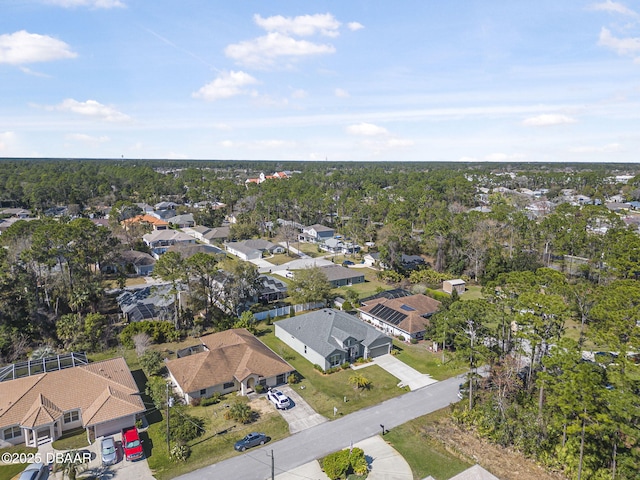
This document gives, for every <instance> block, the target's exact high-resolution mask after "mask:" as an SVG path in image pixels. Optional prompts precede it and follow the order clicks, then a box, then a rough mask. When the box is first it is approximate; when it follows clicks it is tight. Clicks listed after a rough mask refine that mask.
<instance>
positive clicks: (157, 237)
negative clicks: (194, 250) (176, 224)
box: [142, 230, 196, 258]
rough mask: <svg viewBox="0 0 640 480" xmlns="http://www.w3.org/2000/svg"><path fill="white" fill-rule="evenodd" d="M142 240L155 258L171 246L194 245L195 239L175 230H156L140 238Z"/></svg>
mask: <svg viewBox="0 0 640 480" xmlns="http://www.w3.org/2000/svg"><path fill="white" fill-rule="evenodd" d="M142 240H143V241H144V243H146V244H147V246H148V247H149V248H150V249H151V251H152V252H153V256H154V257H155V258H160V255H162V254H163V253H165V252H166V251H167V249H168V248H169V247H170V246H171V245H175V244H177V243H187V244H188V243H196V240H195V238H193V237H192V236H191V235H187V234H186V233H184V232H180V231H177V230H157V231H154V232H151V233H147V234H145V235H143V236H142Z"/></svg>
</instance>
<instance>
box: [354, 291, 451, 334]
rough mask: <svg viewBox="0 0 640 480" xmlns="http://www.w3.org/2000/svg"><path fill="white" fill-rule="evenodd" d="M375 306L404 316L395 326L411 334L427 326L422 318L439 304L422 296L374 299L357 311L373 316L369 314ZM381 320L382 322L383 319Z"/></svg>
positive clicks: (425, 320) (427, 322) (429, 314)
mask: <svg viewBox="0 0 640 480" xmlns="http://www.w3.org/2000/svg"><path fill="white" fill-rule="evenodd" d="M377 305H384V306H386V307H388V308H391V309H392V310H395V311H397V312H400V313H402V314H404V315H406V318H405V319H404V320H402V321H401V322H400V323H399V324H398V325H395V326H396V327H398V328H400V329H401V330H404V331H405V332H408V333H410V334H413V333H417V332H421V331H423V330H424V329H425V326H426V325H428V324H429V320H427V319H426V318H424V316H431V315H432V314H434V313H435V312H436V311H437V310H438V307H439V306H440V302H439V301H437V300H435V299H433V298H431V297H427V296H426V295H422V294H418V295H409V296H408V297H401V298H376V299H374V300H371V301H368V302H367V303H366V305H363V306H362V307H360V308H359V309H358V310H360V311H361V312H365V313H368V314H369V315H373V316H375V315H374V314H372V313H371V310H373V308H374V307H375V306H377ZM403 305H406V306H408V307H411V308H412V309H413V310H408V309H404V308H402V306H403ZM381 320H382V321H384V319H381Z"/></svg>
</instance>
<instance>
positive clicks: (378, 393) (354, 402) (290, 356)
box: [260, 329, 406, 418]
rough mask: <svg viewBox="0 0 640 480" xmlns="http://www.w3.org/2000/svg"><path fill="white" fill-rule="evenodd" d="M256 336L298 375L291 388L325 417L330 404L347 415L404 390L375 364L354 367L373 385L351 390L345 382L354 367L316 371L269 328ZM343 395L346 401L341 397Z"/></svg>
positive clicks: (331, 407) (331, 409)
mask: <svg viewBox="0 0 640 480" xmlns="http://www.w3.org/2000/svg"><path fill="white" fill-rule="evenodd" d="M260 340H261V341H263V342H264V343H265V344H267V345H268V346H269V347H270V348H271V349H272V350H273V351H274V352H276V353H277V354H278V355H280V356H282V357H283V358H284V359H285V360H286V361H287V362H289V363H290V364H291V365H292V366H293V367H294V368H295V369H296V370H297V371H298V373H300V375H302V377H303V380H302V381H301V382H300V383H299V384H297V385H295V386H294V388H295V389H296V391H297V392H298V393H299V394H300V396H301V397H303V398H304V399H305V400H306V401H307V403H309V405H311V407H312V408H313V409H314V410H315V411H316V412H318V413H320V414H321V415H324V416H326V417H327V418H333V407H336V408H337V409H338V415H339V416H341V415H347V414H349V413H352V412H355V411H357V410H360V409H362V408H366V407H369V406H371V405H376V404H378V403H380V402H383V401H385V400H387V399H389V398H393V397H396V396H398V395H401V394H403V393H405V392H406V390H404V389H401V388H398V387H397V384H398V382H399V380H398V379H397V378H396V377H394V376H393V375H390V374H389V373H387V372H385V371H384V370H383V369H381V368H380V367H378V366H377V365H371V366H369V367H367V368H364V369H362V370H358V372H359V373H362V374H363V375H364V376H365V377H366V378H368V379H369V380H371V382H372V385H373V387H372V388H371V389H370V390H363V391H360V390H354V389H353V387H352V386H351V385H349V383H348V380H349V377H350V376H351V375H353V374H354V370H351V369H350V368H349V369H347V370H342V371H339V372H336V373H332V374H330V375H326V374H323V373H320V372H318V371H317V370H316V369H314V368H313V365H311V363H310V362H309V361H308V360H306V359H305V358H303V357H302V355H299V354H298V353H296V352H294V351H293V350H292V349H291V348H289V347H288V346H287V345H285V344H284V343H283V342H281V341H280V339H278V338H276V337H275V335H274V334H273V331H272V329H269V331H268V333H265V334H264V335H262V336H261V337H260ZM345 397H346V399H347V401H346V402H345V401H344V399H345Z"/></svg>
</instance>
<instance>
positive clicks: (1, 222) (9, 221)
mask: <svg viewBox="0 0 640 480" xmlns="http://www.w3.org/2000/svg"><path fill="white" fill-rule="evenodd" d="M31 220H36V219H35V218H18V217H11V218H0V234H2V232H4V231H6V230H7V229H8V228H9V227H10V226H11V225H13V224H14V223H16V222H21V221H25V222H30V221H31Z"/></svg>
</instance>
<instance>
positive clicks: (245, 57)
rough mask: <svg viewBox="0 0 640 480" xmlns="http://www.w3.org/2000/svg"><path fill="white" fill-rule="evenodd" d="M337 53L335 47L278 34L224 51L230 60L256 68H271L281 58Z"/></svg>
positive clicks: (245, 42) (230, 47)
mask: <svg viewBox="0 0 640 480" xmlns="http://www.w3.org/2000/svg"><path fill="white" fill-rule="evenodd" d="M335 51H336V49H335V47H334V46H333V45H329V44H319V43H313V42H309V41H307V40H296V39H295V38H292V37H289V36H287V35H283V34H281V33H278V32H271V33H269V34H267V35H266V36H263V37H258V38H255V39H253V40H247V41H244V42H240V43H235V44H231V45H228V46H227V48H225V50H224V52H225V54H226V55H227V56H228V57H229V58H232V59H234V60H235V61H236V62H238V63H240V64H243V65H247V66H250V67H255V68H265V67H270V66H272V65H274V63H275V61H276V59H278V58H280V57H285V58H288V59H290V60H294V59H299V58H303V57H308V56H311V55H326V54H329V53H335Z"/></svg>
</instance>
